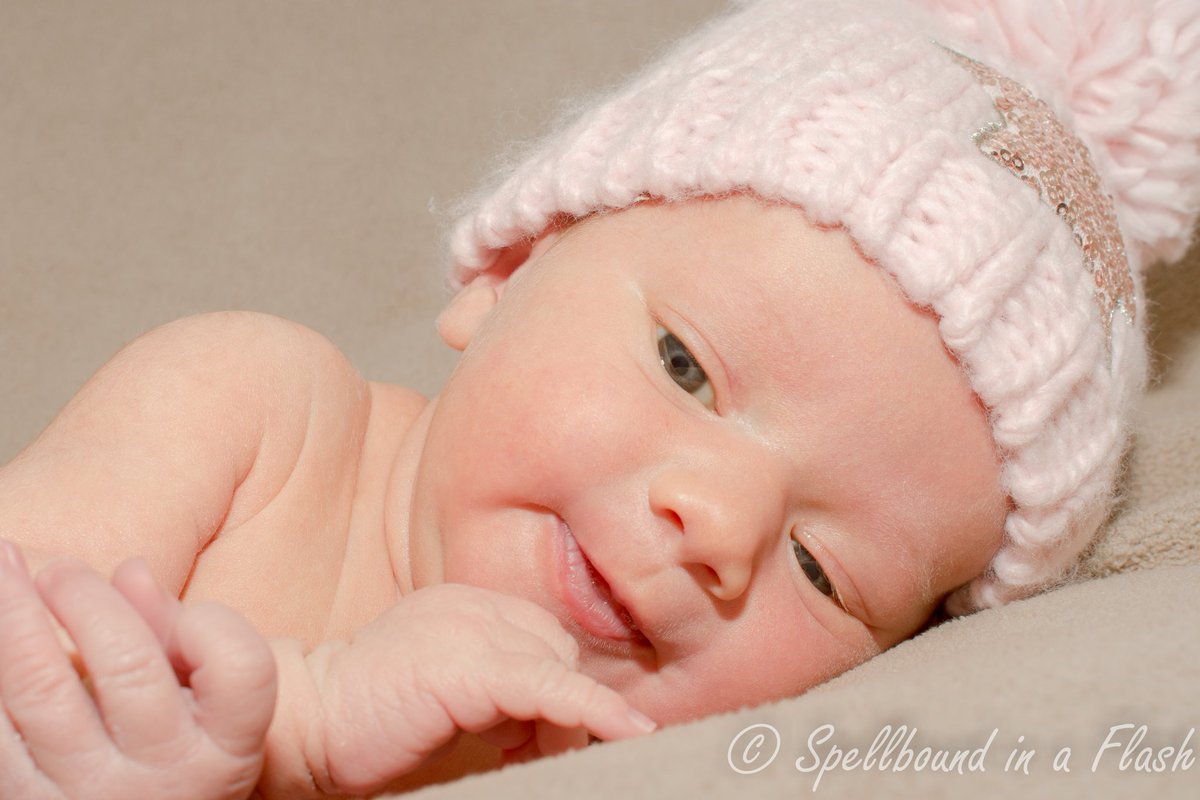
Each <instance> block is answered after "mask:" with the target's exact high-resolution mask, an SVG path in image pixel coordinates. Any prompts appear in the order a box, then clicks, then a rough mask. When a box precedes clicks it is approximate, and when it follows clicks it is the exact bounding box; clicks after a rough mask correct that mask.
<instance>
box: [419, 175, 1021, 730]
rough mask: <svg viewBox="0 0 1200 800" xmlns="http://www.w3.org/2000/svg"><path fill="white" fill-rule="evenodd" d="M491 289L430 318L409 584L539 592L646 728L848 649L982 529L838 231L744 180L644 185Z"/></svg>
mask: <svg viewBox="0 0 1200 800" xmlns="http://www.w3.org/2000/svg"><path fill="white" fill-rule="evenodd" d="M481 285H482V284H481ZM477 288H478V287H477ZM501 288H502V290H503V294H502V296H501V297H500V299H499V302H498V303H496V304H495V305H494V307H493V306H492V305H491V303H490V300H488V298H489V297H490V294H488V293H487V292H486V291H484V290H479V293H477V294H476V295H475V296H474V298H475V299H473V300H465V301H462V302H461V307H457V308H456V307H454V306H452V307H451V309H449V311H448V312H447V316H448V317H449V323H450V327H451V328H453V327H455V326H457V327H458V328H459V329H460V330H464V329H465V330H467V331H468V333H469V337H468V338H469V339H470V344H469V345H468V346H467V349H466V351H465V353H464V355H463V358H462V361H461V363H460V365H459V367H458V369H457V370H456V372H455V374H454V375H453V376H452V378H451V379H450V381H449V382H448V384H447V386H446V388H445V390H444V392H443V393H442V394H441V395H439V397H438V398H437V399H436V401H435V402H436V403H437V406H436V407H435V410H434V412H433V416H432V421H431V423H430V427H429V430H428V435H427V439H426V442H425V449H424V452H423V455H422V458H421V462H420V466H419V469H418V473H417V478H416V484H415V491H414V495H413V506H412V510H411V517H410V555H411V559H412V562H411V566H412V573H413V580H414V584H415V586H417V587H420V586H422V585H426V584H429V583H435V582H439V581H455V582H462V583H470V584H475V585H480V586H485V587H490V588H493V589H497V590H500V591H503V592H508V593H512V594H517V595H521V596H524V597H527V598H529V599H531V600H533V601H535V602H537V603H538V604H540V605H542V606H544V607H545V608H548V609H550V610H551V611H552V612H553V613H555V614H556V615H557V616H558V618H559V619H560V620H561V621H562V623H563V624H564V626H565V627H566V628H567V630H568V631H570V632H571V633H572V634H574V635H575V637H576V638H577V639H578V641H579V644H580V648H581V668H582V669H583V671H584V672H587V673H589V674H591V675H593V676H595V677H597V678H599V679H600V680H601V681H603V682H605V683H607V684H609V685H611V686H613V687H614V688H616V689H617V690H619V691H620V692H621V693H622V694H624V695H625V696H626V697H628V698H629V699H630V701H631V702H632V703H633V704H634V705H635V706H637V707H638V708H640V709H642V710H644V711H645V712H646V713H648V714H650V715H651V716H652V717H654V718H656V719H658V720H659V721H660V722H669V721H677V720H682V719H688V718H693V717H696V716H699V715H702V714H705V713H709V712H714V711H719V710H724V709H730V708H735V707H738V706H740V705H745V704H752V703H757V702H761V701H765V700H768V699H773V698H778V697H782V696H786V695H792V694H796V693H798V692H800V691H802V690H804V689H806V688H808V687H810V686H812V685H814V684H816V683H818V682H820V681H822V680H824V679H826V678H829V677H831V676H833V675H835V674H837V673H839V672H842V671H844V670H845V669H847V668H849V667H851V666H853V665H855V664H857V663H859V662H862V661H864V660H865V659H867V658H870V657H871V656H872V655H874V654H876V653H878V652H880V651H881V650H883V649H885V648H887V647H889V646H891V645H892V644H895V643H896V642H899V641H901V640H903V639H905V638H907V637H909V636H911V635H912V634H913V633H914V632H915V631H917V630H918V629H919V628H920V627H921V625H922V624H923V623H924V622H925V621H926V619H927V618H928V616H929V614H930V613H931V611H932V610H933V609H934V608H935V607H936V606H937V604H938V603H939V601H940V600H941V599H942V598H943V597H944V596H945V595H946V594H947V593H948V592H949V591H950V590H952V589H953V588H955V587H957V586H959V585H960V584H962V583H964V582H966V581H967V580H969V579H971V578H973V577H975V576H976V575H977V574H979V573H980V572H981V571H982V570H983V569H984V568H985V566H986V565H987V563H988V561H989V560H990V557H991V556H992V554H993V552H994V551H995V549H996V548H997V547H998V546H999V543H1000V536H1001V526H1002V524H1003V519H1004V515H1005V511H1006V505H1005V498H1004V496H1003V494H1002V493H1001V492H1000V490H999V488H998V473H999V467H998V463H997V457H996V454H995V453H994V450H993V445H992V442H991V437H990V434H989V429H988V425H987V422H986V418H985V413H984V411H983V410H982V409H981V407H980V405H979V403H978V402H977V400H976V398H975V396H974V394H973V393H972V392H971V390H970V388H969V386H968V384H967V381H966V379H965V377H964V376H963V375H962V374H961V372H960V370H959V368H958V367H957V365H956V364H955V362H954V361H953V360H952V358H951V357H950V356H949V355H948V354H947V352H946V351H945V349H944V348H943V346H942V343H941V340H940V339H939V338H938V334H937V326H936V320H935V319H934V318H932V317H931V316H930V315H928V314H925V313H922V312H919V311H917V310H915V309H914V308H912V307H911V306H910V305H909V304H908V303H907V302H906V301H905V300H904V299H903V297H902V296H901V295H900V293H899V291H898V289H896V288H895V287H894V285H893V284H892V283H891V282H890V280H889V279H888V278H887V277H886V276H885V275H884V273H883V272H882V270H880V269H879V268H878V267H875V266H873V265H869V264H867V263H865V262H864V261H863V260H862V258H861V257H859V256H858V255H857V253H856V252H855V250H854V248H853V245H852V244H851V242H850V241H849V239H848V238H847V237H846V236H845V235H844V234H843V233H842V232H840V231H827V230H821V229H818V228H815V227H813V226H811V225H809V224H808V223H807V222H806V221H805V219H804V218H803V216H802V215H801V214H800V213H799V212H798V211H796V210H795V209H791V208H786V207H779V206H767V205H764V204H761V203H759V202H757V201H755V200H753V199H749V198H731V199H725V200H719V201H715V200H706V201H695V202H690V203H684V204H677V205H651V204H646V205H642V206H638V207H634V208H632V209H628V210H625V211H622V212H619V213H616V214H612V215H609V216H603V217H597V218H592V219H589V220H586V221H584V222H581V223H577V224H576V225H575V226H574V227H573V228H571V229H570V230H569V231H568V232H567V233H566V234H565V235H563V237H562V238H560V239H558V240H557V241H555V242H554V243H553V245H552V246H550V247H549V249H547V250H545V251H544V252H541V253H539V254H538V255H536V256H534V257H533V258H531V259H530V261H529V262H528V263H526V264H525V265H524V266H522V267H521V268H520V269H518V270H517V271H516V272H515V273H514V274H513V275H512V277H511V278H510V279H509V280H508V281H507V282H506V283H502V284H501ZM471 291H472V290H471V289H468V290H467V292H468V293H470V292H471ZM481 297H482V298H483V299H482V300H480V298H481ZM460 300H461V298H460ZM664 361H665V362H666V364H665V366H664ZM584 558H586V559H587V561H586V562H585V561H584V560H583V559H584ZM593 570H594V572H593ZM595 573H599V575H600V576H602V577H603V580H604V581H605V582H606V583H607V589H605V588H604V587H603V585H602V584H601V585H600V586H599V587H597V585H596V583H595V582H594V581H593V579H592V578H591V577H590V575H594V574H595Z"/></svg>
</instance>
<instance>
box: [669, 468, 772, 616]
mask: <svg viewBox="0 0 1200 800" xmlns="http://www.w3.org/2000/svg"><path fill="white" fill-rule="evenodd" d="M775 483H776V482H775V481H773V480H772V477H771V474H770V470H768V469H755V468H753V467H752V466H750V465H749V464H743V465H740V466H734V465H731V464H727V465H726V467H725V468H721V469H709V470H705V469H702V468H697V467H694V466H686V467H685V466H678V467H669V468H664V469H662V470H661V471H660V472H658V473H657V474H656V475H655V476H654V478H653V479H652V480H651V482H650V492H649V497H650V508H651V511H652V512H653V513H654V515H655V516H656V517H659V518H660V519H663V520H665V521H666V522H668V523H669V524H670V526H671V527H672V528H673V529H674V530H675V531H676V532H677V533H678V534H679V535H680V536H681V539H680V542H679V552H680V561H681V562H682V563H683V564H684V565H685V566H688V567H691V568H692V572H693V574H695V575H696V576H697V579H698V580H700V581H701V582H703V583H704V585H705V588H706V589H707V590H708V592H709V593H710V594H712V595H713V596H714V597H716V598H718V599H720V600H735V599H737V598H738V597H740V596H741V594H742V593H743V592H745V591H746V587H747V586H749V584H750V580H751V578H752V576H753V574H754V569H755V565H756V563H757V562H758V560H759V558H760V556H761V554H762V553H763V552H764V551H765V550H766V548H767V547H769V546H770V545H771V544H773V543H775V542H777V541H778V539H779V537H781V536H782V527H783V516H784V514H783V499H782V492H780V491H779V490H778V489H777V487H776V485H775Z"/></svg>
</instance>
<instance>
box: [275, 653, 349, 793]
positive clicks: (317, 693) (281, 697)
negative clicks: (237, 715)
mask: <svg viewBox="0 0 1200 800" xmlns="http://www.w3.org/2000/svg"><path fill="white" fill-rule="evenodd" d="M270 645H271V651H272V653H274V655H275V663H276V668H277V671H278V680H279V688H278V696H277V700H276V704H275V716H274V718H273V719H272V720H271V727H270V729H269V730H268V732H267V743H266V758H265V760H264V764H263V772H262V777H261V778H260V779H259V787H258V792H259V795H260V796H261V797H263V798H276V797H278V798H284V797H286V798H307V797H325V796H328V795H330V794H333V793H335V791H336V790H335V787H334V783H333V779H332V776H331V773H330V769H329V764H328V761H327V759H326V754H325V722H326V715H325V705H324V700H323V698H322V695H321V688H320V687H321V685H322V683H323V679H324V676H325V675H326V674H327V673H328V665H329V660H330V657H331V655H332V653H333V652H334V651H335V650H337V649H340V648H341V647H344V646H345V643H343V642H328V643H325V644H322V645H320V646H318V647H317V648H316V649H314V650H312V651H308V650H307V648H306V647H305V646H304V644H303V643H302V642H300V641H299V640H297V639H272V640H271V641H270Z"/></svg>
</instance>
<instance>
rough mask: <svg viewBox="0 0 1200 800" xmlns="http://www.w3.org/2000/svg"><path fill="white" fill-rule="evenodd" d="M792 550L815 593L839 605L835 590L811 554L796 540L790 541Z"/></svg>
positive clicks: (839, 601)
mask: <svg viewBox="0 0 1200 800" xmlns="http://www.w3.org/2000/svg"><path fill="white" fill-rule="evenodd" d="M792 550H793V551H794V552H795V553H796V560H797V561H799V562H800V569H802V570H804V575H805V576H806V577H807V578H808V579H809V580H810V581H812V585H813V586H815V587H817V591H818V592H820V593H821V594H823V595H825V596H826V597H832V598H833V599H834V600H836V601H838V604H839V605H841V599H840V598H839V597H838V593H837V589H835V588H833V584H832V583H830V581H829V576H828V575H826V574H825V570H823V569H821V565H820V564H818V563H817V560H816V559H815V558H813V554H812V553H810V552H808V549H807V548H806V547H805V546H804V545H802V544H800V542H799V541H797V540H796V539H793V540H792Z"/></svg>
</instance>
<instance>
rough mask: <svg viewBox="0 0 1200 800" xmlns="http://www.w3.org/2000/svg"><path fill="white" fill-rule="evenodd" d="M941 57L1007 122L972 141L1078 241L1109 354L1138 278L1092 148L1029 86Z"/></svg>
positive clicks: (960, 58) (970, 62) (959, 58)
mask: <svg viewBox="0 0 1200 800" xmlns="http://www.w3.org/2000/svg"><path fill="white" fill-rule="evenodd" d="M942 49H944V50H946V52H947V53H949V54H950V55H951V56H952V57H953V58H954V60H955V61H956V62H958V64H960V65H961V66H962V67H964V68H965V69H966V70H967V71H968V72H970V73H971V75H972V76H973V77H974V78H975V80H976V81H978V83H979V84H980V86H982V87H983V88H984V90H985V91H987V93H988V95H989V96H990V97H991V98H992V104H993V105H994V106H995V107H996V111H997V113H999V114H1000V116H1001V117H1002V118H1003V120H1004V121H1003V122H993V123H990V124H989V125H987V126H986V127H984V128H983V129H981V130H979V131H977V132H975V133H974V134H973V135H972V136H971V139H972V141H974V142H975V144H977V145H978V146H979V149H980V150H981V151H982V152H983V153H985V154H986V155H987V156H988V157H990V158H991V159H992V160H993V161H995V162H997V163H998V164H1000V165H1002V166H1004V167H1005V168H1007V169H1008V170H1009V172H1011V173H1012V174H1013V175H1016V176H1017V177H1018V178H1020V179H1021V180H1022V181H1024V182H1025V183H1027V184H1029V185H1030V186H1032V187H1034V189H1036V190H1037V192H1038V194H1039V195H1040V196H1041V198H1042V201H1043V202H1044V203H1046V204H1047V205H1049V206H1050V208H1052V209H1054V212H1055V213H1056V214H1058V216H1060V217H1061V218H1062V219H1063V220H1064V221H1065V222H1066V223H1067V225H1069V226H1070V228H1071V231H1072V233H1074V235H1075V243H1076V244H1077V245H1079V248H1080V250H1082V251H1083V263H1084V266H1085V267H1086V268H1087V270H1088V272H1089V273H1091V275H1092V279H1093V280H1094V281H1095V284H1096V286H1095V293H1094V295H1095V298H1096V305H1097V307H1098V308H1099V309H1100V319H1101V320H1103V321H1104V325H1105V344H1106V346H1107V347H1108V348H1109V349H1110V351H1111V347H1112V325H1113V317H1114V316H1115V314H1116V312H1117V311H1120V312H1121V313H1122V314H1124V315H1125V317H1126V318H1127V319H1128V320H1129V321H1130V322H1131V323H1132V322H1133V320H1134V318H1135V314H1136V308H1135V307H1134V297H1133V276H1132V275H1131V273H1130V269H1129V260H1128V258H1126V255H1125V245H1124V243H1123V242H1122V240H1121V232H1120V228H1119V227H1118V226H1117V215H1116V212H1115V211H1114V210H1113V203H1112V198H1111V197H1110V196H1109V195H1107V194H1106V193H1105V192H1104V189H1103V187H1102V186H1101V184H1100V176H1099V175H1098V173H1097V172H1096V167H1095V165H1094V164H1093V163H1092V158H1091V154H1090V153H1089V152H1088V149H1087V146H1086V145H1085V144H1084V143H1083V142H1081V141H1080V140H1079V138H1078V137H1077V136H1075V134H1074V132H1072V131H1071V130H1070V129H1069V128H1067V127H1066V126H1064V125H1063V124H1062V123H1061V122H1059V120H1058V117H1056V116H1055V115H1054V112H1053V111H1052V110H1051V108H1050V106H1048V105H1046V103H1044V102H1043V101H1041V100H1039V99H1038V98H1036V97H1034V96H1033V95H1032V94H1031V93H1030V92H1029V90H1028V89H1026V88H1025V87H1024V86H1022V85H1021V84H1019V83H1017V82H1016V81H1014V80H1012V79H1011V78H1007V77H1005V76H1004V75H1001V74H1000V73H998V72H996V71H995V70H994V69H992V68H990V67H988V66H985V65H984V64H981V63H979V62H978V61H975V60H974V59H971V58H968V57H967V56H964V55H962V54H961V53H956V52H955V51H953V50H950V49H949V48H946V47H943V48H942Z"/></svg>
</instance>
